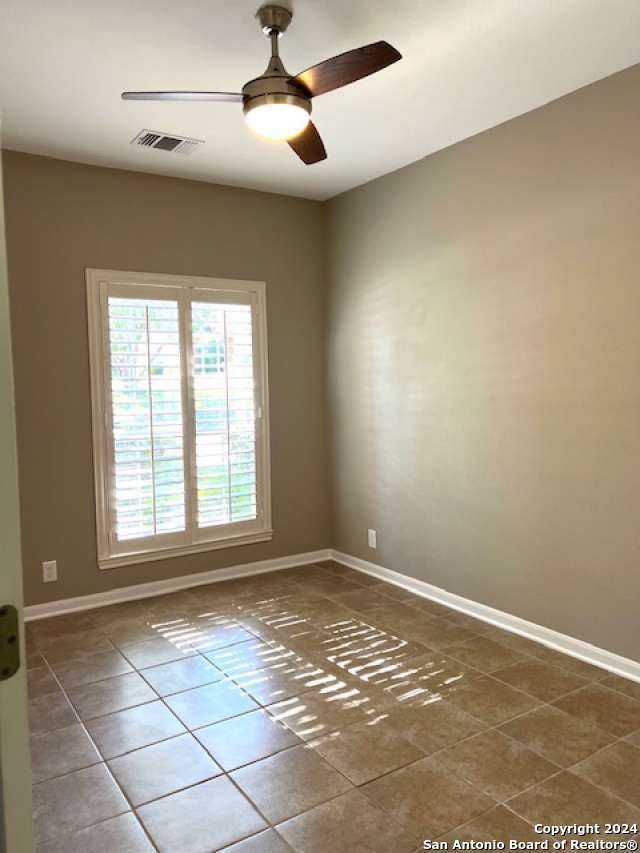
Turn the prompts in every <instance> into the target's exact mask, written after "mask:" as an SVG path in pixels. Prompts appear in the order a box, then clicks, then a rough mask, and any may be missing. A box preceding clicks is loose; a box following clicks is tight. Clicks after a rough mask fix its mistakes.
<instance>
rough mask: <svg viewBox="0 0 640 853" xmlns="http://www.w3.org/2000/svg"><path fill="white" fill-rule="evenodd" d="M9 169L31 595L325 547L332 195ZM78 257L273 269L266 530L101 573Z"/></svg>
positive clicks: (104, 172)
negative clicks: (46, 571)
mask: <svg viewBox="0 0 640 853" xmlns="http://www.w3.org/2000/svg"><path fill="white" fill-rule="evenodd" d="M150 156H163V155H162V154H158V153H156V152H150ZM164 156H168V155H164ZM4 167H5V201H6V210H7V241H8V256H9V279H10V297H11V314H12V331H13V344H14V360H15V384H16V404H17V423H18V453H19V468H20V487H21V488H20V491H21V512H22V549H23V560H24V568H25V599H26V603H27V604H36V603H40V602H44V601H48V600H52V599H58V598H65V597H69V596H76V595H84V594H87V593H95V592H100V591H102V590H107V589H110V588H113V587H121V586H127V585H129V584H133V583H142V582H145V581H151V580H159V579H162V578H167V577H174V576H177V575H182V574H188V573H191V572H198V571H203V570H207V569H214V568H219V567H222V566H227V565H233V564H238V563H244V562H249V561H253V560H261V559H267V558H270V557H276V556H281V555H288V554H294V553H299V552H303V551H309V550H314V549H316V548H326V547H328V546H329V545H330V544H331V542H330V539H331V537H330V529H329V511H328V497H327V490H328V464H327V456H326V441H325V436H326V421H325V412H326V407H325V400H324V387H325V370H324V355H323V348H324V332H325V330H324V315H325V306H324V300H325V287H324V284H325V269H324V211H323V206H322V205H321V204H320V203H318V202H311V201H304V200H301V199H294V198H286V197H284V196H277V195H269V194H266V193H257V192H251V191H248V190H239V189H233V188H226V187H218V186H212V185H209V184H203V183H196V182H192V181H184V180H175V179H171V178H162V177H156V176H150V175H143V174H137V173H133V172H121V171H116V170H110V169H100V168H95V167H91V166H82V165H78V164H74V163H66V162H62V161H57V160H50V159H46V158H42V157H34V156H29V155H24V154H17V153H13V152H5V155H4ZM85 267H102V268H110V269H124V270H141V271H148V272H167V273H183V274H193V275H209V276H220V277H225V278H244V279H257V280H264V281H266V282H267V316H268V324H269V368H270V385H271V389H270V390H271V436H272V441H271V444H272V492H273V521H274V528H275V534H274V537H273V541H272V542H270V543H263V544H260V545H253V546H246V547H238V548H231V549H228V550H223V551H212V552H209V553H204V554H198V555H191V556H188V557H183V558H179V559H178V558H176V559H171V560H159V561H158V562H154V563H146V564H145V563H143V564H140V565H138V566H128V567H125V568H119V569H111V570H108V571H99V570H98V568H97V565H96V534H95V512H94V497H93V469H92V453H91V407H90V396H89V393H90V391H89V363H88V349H87V316H86V314H87V310H86V296H85V282H84V269H85ZM43 560H58V567H59V574H60V580H59V581H58V583H53V584H46V585H45V584H43V583H42V582H41V568H40V563H41V562H42V561H43Z"/></svg>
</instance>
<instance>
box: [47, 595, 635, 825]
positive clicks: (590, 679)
mask: <svg viewBox="0 0 640 853" xmlns="http://www.w3.org/2000/svg"><path fill="white" fill-rule="evenodd" d="M363 588H366V587H365V586H364V585H363ZM314 593H315V594H316V595H319V596H320V597H322V598H328V597H327V596H325V595H324V594H323V593H322V591H317V590H316V591H314ZM380 594H382V595H383V593H380ZM329 600H330V601H331V599H329ZM389 600H390V601H394V602H395V603H398V601H397V600H396V599H393V598H392V597H389ZM332 603H334V604H335V602H332ZM234 606H235V605H234ZM338 606H344V605H342V604H339V605H338ZM418 612H420V611H418ZM352 613H353V618H354V619H356V620H362V619H363V618H366V614H363V613H362V612H361V611H352ZM236 618H237V619H238V621H239V620H240V619H241V618H242V613H241V612H240V614H237V615H236ZM311 618H313V617H311ZM302 621H303V622H308V623H309V624H310V625H312V624H313V623H312V622H311V621H309V620H307V619H305V620H302ZM445 621H446V620H445ZM240 624H242V623H241V622H240ZM451 624H455V623H451ZM494 627H495V626H492V630H493V629H494ZM244 628H245V630H248V631H249V633H252V634H253V636H254V638H255V639H256V640H258V641H260V642H273V641H274V638H273V636H272V637H271V638H268V637H265V636H264V635H261V634H256V633H255V632H254V631H252V630H251V628H248V627H247V625H244ZM389 630H391V631H396V630H397V629H394V628H393V627H389V626H385V631H389ZM482 636H483V635H482V634H480V635H477V636H475V637H471V638H470V639H469V640H467V641H462V642H463V644H464V643H466V642H472V641H473V640H475V639H479V638H481V637H482ZM275 639H276V640H277V639H280V640H281V641H282V643H284V644H286V643H287V641H288V638H286V637H282V638H275ZM289 641H291V640H290V638H289ZM532 642H534V641H532ZM114 645H115V644H114ZM232 645H236V644H235V643H234V644H232ZM292 645H295V644H294V643H292ZM116 648H118V651H119V652H120V653H122V654H123V656H124V657H125V658H126V654H125V653H124V652H123V649H122V648H120V647H117V646H116ZM424 648H425V652H426V653H429V652H432V653H434V654H440V653H441V654H443V655H444V656H450V655H447V648H448V646H443V647H441V648H440V649H433V648H430V647H428V646H424ZM195 651H196V653H198V654H200V655H201V656H203V657H204V658H205V660H207V661H208V662H209V663H211V664H213V665H214V666H216V664H214V663H213V661H211V660H210V659H209V658H208V657H207V656H206V653H205V652H204V651H202V650H195ZM293 651H294V652H295V654H296V655H298V656H299V658H300V659H302V660H304V661H309V654H306V653H305V652H304V650H303V651H302V652H300V651H299V650H295V648H294V649H293ZM521 654H522V655H523V657H522V659H523V660H528V659H529V658H533V659H536V660H540V659H539V658H536V656H535V655H534V654H528V653H521ZM450 657H452V658H453V659H454V660H455V656H452V655H451V656H450ZM127 659H128V658H127ZM541 662H542V663H545V664H547V662H546V661H541ZM45 663H46V664H47V666H49V668H50V669H51V667H50V665H49V663H48V661H46V660H45ZM312 663H314V665H316V664H315V662H314V661H312ZM325 663H326V658H322V660H321V662H319V663H318V665H321V666H324V665H325ZM330 663H332V664H333V669H334V670H336V669H337V668H338V666H337V665H336V664H335V662H330ZM461 663H464V662H461ZM161 665H162V664H158V666H161ZM547 665H549V666H555V664H547ZM467 666H468V665H467ZM146 668H153V667H146ZM339 668H340V669H341V670H342V673H343V674H344V675H345V676H346V675H350V676H352V677H353V678H355V679H357V680H358V681H360V682H364V684H363V685H360V687H361V689H362V690H363V691H366V688H367V687H376V688H378V685H374V684H369V682H367V681H365V680H364V679H362V678H360V677H359V676H358V675H354V674H353V673H352V672H350V671H349V669H348V667H339ZM218 669H220V668H219V667H218ZM472 669H474V668H472ZM499 669H500V668H499ZM499 669H498V670H493V671H492V672H490V673H485V672H482V671H479V670H478V671H477V672H478V677H481V676H487V677H490V678H493V677H495V672H497V671H499ZM558 669H561V670H562V672H565V673H567V672H568V673H570V670H568V669H564V668H562V667H558ZM134 671H136V672H137V673H138V674H139V675H140V676H141V677H142V678H143V679H144V680H145V683H148V682H146V678H145V677H144V675H143V672H142V671H141V670H139V669H138V668H137V667H134ZM220 671H221V672H222V674H223V676H225V677H229V676H227V674H226V673H224V670H220ZM334 674H335V675H338V676H339V675H340V673H337V672H334ZM605 677H607V676H605ZM103 680H104V679H103ZM230 680H231V681H233V683H235V684H236V686H237V687H239V689H241V690H243V692H246V691H244V689H243V686H242V684H240V683H238V682H237V681H235V680H234V679H230ZM600 680H602V679H596V678H594V677H587V678H586V680H585V683H584V684H582V685H580V686H579V687H577V688H574V689H572V690H571V691H568V692H567V693H563V694H561V696H560V697H555V698H554V699H553V700H550V701H549V702H543V701H542V700H540V699H539V698H538V697H531V698H533V699H534V700H535V701H536V702H538V703H539V705H537V706H536V708H533V709H528V710H527V711H525V712H523V713H522V714H519V715H516V717H512V718H509V720H506V721H501V722H500V723H499V724H497V725H494V726H490V727H487V728H485V729H484V731H493V730H495V731H498V730H499V726H502V725H504V724H505V723H506V722H509V721H510V720H512V719H517V718H518V717H520V716H525V715H526V714H528V713H530V712H531V711H533V710H536V709H537V708H540V707H543V706H552V707H553V702H555V701H557V700H558V699H559V698H563V697H564V696H566V695H569V694H570V693H573V692H576V691H578V690H581V689H583V688H584V687H586V686H587V685H588V684H593V683H595V684H598V683H599V681H600ZM496 681H498V682H500V683H503V684H506V686H508V687H510V688H511V689H516V690H517V689H518V688H514V687H513V686H512V685H509V684H508V683H506V682H502V680H501V679H499V678H496ZM150 686H151V687H152V685H150ZM604 686H606V687H607V688H608V686H607V685H604ZM189 689H193V688H187V691H188V690H189ZM608 689H613V688H608ZM152 690H154V688H153V687H152ZM383 690H384V688H383ZM63 692H65V691H63ZM154 692H156V693H157V691H154ZM179 692H185V691H179ZM519 692H522V693H524V695H527V696H530V694H527V693H526V692H525V691H519ZM614 692H617V693H619V694H620V695H625V694H624V693H622V691H614ZM172 695H175V694H172ZM249 695H251V694H249ZM298 695H303V694H298ZM67 698H68V697H67ZM159 698H160V701H162V702H163V704H165V705H166V702H164V699H165V698H166V697H159ZM293 698H295V697H293ZM392 698H396V697H392ZM628 698H632V697H628ZM270 704H273V702H271V703H270ZM259 705H260V707H261V708H262V709H263V710H265V712H266V713H269V710H268V706H265V705H263V704H262V703H259ZM402 707H403V706H402V704H401V703H400V702H399V703H398V709H400V708H402ZM405 707H406V706H405ZM72 708H73V710H74V713H76V716H78V715H77V712H76V711H75V708H74V707H73V705H72ZM169 710H171V709H170V708H169ZM394 711H395V709H394ZM234 716H235V715H234ZM471 716H472V715H471ZM476 719H477V718H476ZM80 722H81V724H82V725H83V727H84V723H83V721H80ZM364 722H366V718H365V719H364V720H361V721H357V722H354V723H352V724H349V726H345V727H341V728H340V729H338V731H340V730H342V731H344V730H345V729H348V728H351V727H352V726H355V725H359V724H362V723H364ZM480 722H482V724H483V725H485V726H486V724H485V723H484V722H483V721H480ZM205 727H206V726H202V727H199V728H205ZM187 728H188V727H187ZM188 731H189V732H190V733H191V734H192V735H193V736H195V735H194V732H195V731H197V729H196V730H192V729H188ZM481 733H482V732H481ZM500 733H501V734H503V735H505V736H507V737H510V736H509V735H507V734H506V733H505V732H500ZM293 734H294V735H295V732H293ZM473 736H475V735H471V736H469V737H473ZM612 736H613V737H614V738H615V739H614V740H613V741H612V743H611V744H608V745H607V746H606V747H603V748H602V749H606V748H607V747H608V746H612V745H613V744H615V743H618V742H620V741H623V740H625V738H626V735H623V736H614V735H612ZM466 739H468V738H464V739H461V741H462V740H466ZM510 739H511V740H516V741H517V739H515V738H511V737H510ZM461 741H458V742H461ZM92 742H93V740H92ZM625 742H628V741H626V740H625ZM297 746H305V747H307V748H312V747H311V746H310V744H309V742H304V741H303V742H301V743H300V744H298V745H297ZM524 746H525V748H529V749H530V747H528V746H527V745H526V744H525V745H524ZM291 748H295V747H288V748H286V749H291ZM446 748H448V747H446ZM286 749H285V750H281V751H279V752H282V751H286ZM442 751H443V750H438V751H436V752H435V753H431V754H430V755H435V754H437V753H439V752H442ZM532 751H533V752H535V753H536V754H538V755H539V753H537V752H536V751H535V750H532ZM599 751H600V750H596V751H595V752H594V753H591V755H593V754H597V752H599ZM100 754H101V753H100ZM276 754H277V753H276ZM212 757H213V756H212ZM425 757H428V756H427V755H426V754H425ZM541 757H542V758H545V756H541ZM588 757H590V756H587V758H588ZM214 760H215V758H214ZM259 760H260V759H258V761H259ZM420 760H421V759H420ZM546 760H547V761H548V760H549V759H546ZM583 760H586V759H581V761H583ZM581 761H580V762H575V763H574V764H573V765H570V766H569V767H567V768H564V767H562V768H560V769H559V771H558V772H563V771H568V770H570V769H571V768H573V767H575V766H577V764H579V763H581ZM105 763H106V761H105ZM252 763H255V762H250V764H252ZM411 763H412V762H409V764H411ZM551 763H553V762H551ZM244 766H249V765H244ZM329 766H332V765H331V764H330V763H329ZM404 766H409V765H404ZM236 769H240V768H236ZM333 769H334V770H337V768H333ZM396 769H401V768H396ZM232 772H235V770H234V771H229V773H232ZM337 772H340V771H339V770H337ZM391 772H394V771H391ZM225 775H228V774H227V772H226V771H225ZM341 775H344V774H341ZM385 775H386V774H385ZM555 775H558V774H557V773H555V774H552V775H551V776H549V777H546V778H547V779H549V778H553V776H555ZM214 778H215V777H214ZM345 778H346V777H345ZM378 778H380V777H378ZM347 781H348V782H349V784H350V785H351V786H352V787H353V788H354V789H356V790H358V789H359V787H360V786H355V785H353V783H352V782H351V781H350V780H349V779H348V778H347ZM197 784H200V783H197ZM538 784H540V783H538ZM592 784H593V783H592ZM189 787H193V786H189ZM533 787H535V785H534V786H533ZM596 787H599V786H596ZM182 790H184V789H182ZM524 790H528V789H524ZM601 790H603V791H605V792H606V793H608V794H609V795H610V792H608V791H607V790H606V789H604V788H601ZM174 793H175V792H174ZM245 796H246V795H245ZM514 796H517V795H514ZM617 799H621V798H617ZM622 801H623V802H625V803H626V802H627V801H625V800H622ZM503 805H504V803H503ZM258 811H259V810H258ZM267 823H269V822H267Z"/></svg>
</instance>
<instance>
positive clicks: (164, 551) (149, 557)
mask: <svg viewBox="0 0 640 853" xmlns="http://www.w3.org/2000/svg"><path fill="white" fill-rule="evenodd" d="M270 539H273V530H259V531H257V532H256V533H248V534H244V535H242V536H228V537H226V538H224V539H219V540H217V541H215V540H214V541H211V542H197V543H195V544H193V545H181V546H180V547H178V548H159V549H158V550H156V551H138V552H132V553H130V554H117V555H115V556H113V557H102V558H100V559H98V567H99V568H100V569H117V568H119V567H120V566H134V565H136V563H151V562H154V561H155V560H169V559H171V558H172V557H182V556H185V555H187V554H201V553H203V552H204V551H218V550H220V549H222V548H234V547H236V546H238V545H253V544H254V543H255V542H268V541H269V540H270Z"/></svg>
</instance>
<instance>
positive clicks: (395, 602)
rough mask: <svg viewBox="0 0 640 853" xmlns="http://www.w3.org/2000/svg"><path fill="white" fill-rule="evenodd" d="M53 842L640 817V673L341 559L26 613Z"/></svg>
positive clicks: (208, 847)
mask: <svg viewBox="0 0 640 853" xmlns="http://www.w3.org/2000/svg"><path fill="white" fill-rule="evenodd" d="M27 634H28V647H27V655H28V665H29V674H28V675H29V691H30V708H29V711H30V720H31V730H32V764H33V774H34V810H35V815H34V818H35V827H36V835H37V843H38V847H37V851H38V853H62V851H64V853H144V851H154V850H155V851H161V853H212V851H216V850H222V849H224V850H228V851H229V853H258V851H259V852H260V853H284V851H291V850H294V851H299V853H325V851H327V853H328V851H332V853H335V851H349V853H351V851H355V853H365V851H379V853H395V851H398V853H404V852H405V851H406V853H414V851H417V850H419V849H422V840H423V839H424V838H431V839H436V838H441V839H448V840H451V839H453V838H459V839H461V840H470V839H476V840H493V839H495V840H504V839H508V838H517V839H521V840H531V839H535V838H536V837H537V836H536V835H535V833H534V832H533V826H532V824H533V823H535V822H536V821H541V822H546V823H557V822H563V823H573V822H577V823H582V822H590V823H593V822H597V821H601V822H606V821H616V822H623V823H633V822H635V821H639V822H640V685H639V684H636V683H634V682H631V681H626V680H625V679H622V678H619V677H617V676H612V675H610V674H609V673H607V672H605V671H604V670H600V669H597V668H596V667H593V666H590V665H588V664H585V663H582V662H580V661H577V660H575V659H573V658H570V657H566V656H564V655H561V654H559V653H557V652H554V651H552V650H550V649H548V648H546V647H544V646H541V645H538V644H536V643H534V642H531V641H529V640H525V639H523V638H521V637H518V636H516V635H513V634H509V633H507V632H504V631H501V630H499V629H496V628H493V627H492V626H490V625H487V624H485V623H482V622H479V621H477V620H475V619H473V618H471V617H469V616H465V615H463V614H461V613H458V612H456V611H453V610H449V609H448V608H446V607H443V606H442V605H440V604H436V603H434V602H431V601H428V600H426V599H421V598H418V597H417V596H413V595H412V594H411V593H408V592H406V590H403V589H399V588H398V587H395V586H392V585H390V584H386V583H378V582H377V580H376V579H374V578H371V577H369V576H367V575H364V574H361V573H358V572H356V571H353V570H352V569H348V568H346V567H344V566H340V565H338V564H337V563H333V562H331V561H329V562H326V563H323V564H320V565H317V566H305V567H300V568H297V569H287V570H285V571H281V572H275V573H271V574H268V575H261V576H257V577H252V578H247V579H244V580H236V581H229V582H225V583H219V584H212V585H209V586H202V587H197V588H194V589H191V590H187V591H183V592H179V593H175V594H173V595H167V596H161V597H158V598H154V599H145V600H143V601H138V602H131V603H126V604H122V605H115V606H112V607H107V608H103V609H100V610H95V611H92V612H85V613H81V614H76V615H70V616H61V617H57V618H53V619H48V620H44V621H40V622H34V623H30V625H29V626H28V631H27Z"/></svg>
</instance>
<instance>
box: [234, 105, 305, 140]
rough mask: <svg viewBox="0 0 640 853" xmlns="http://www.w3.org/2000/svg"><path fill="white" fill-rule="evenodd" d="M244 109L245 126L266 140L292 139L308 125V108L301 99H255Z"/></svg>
mask: <svg viewBox="0 0 640 853" xmlns="http://www.w3.org/2000/svg"><path fill="white" fill-rule="evenodd" d="M255 101H256V103H252V102H249V104H247V106H246V107H245V119H246V121H247V124H248V125H249V127H250V128H251V130H252V131H253V132H254V133H257V134H258V136H263V137H265V138H266V139H283V140H284V139H292V138H293V137H294V136H297V135H298V134H299V133H302V131H303V130H304V129H305V127H306V126H307V125H308V124H309V114H310V112H311V110H310V108H309V106H308V105H307V104H306V102H305V101H304V100H303V99H301V98H295V99H293V98H292V99H290V100H289V99H288V100H286V101H285V100H280V99H277V100H276V99H275V98H274V99H271V98H268V99H267V98H256V99H255Z"/></svg>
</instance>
